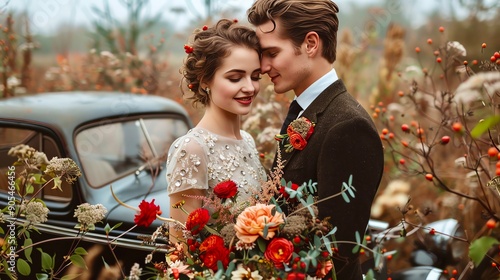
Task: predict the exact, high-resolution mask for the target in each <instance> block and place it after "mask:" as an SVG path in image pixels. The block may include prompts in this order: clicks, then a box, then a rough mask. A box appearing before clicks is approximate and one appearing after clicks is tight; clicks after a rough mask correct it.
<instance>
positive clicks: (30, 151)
mask: <svg viewBox="0 0 500 280" xmlns="http://www.w3.org/2000/svg"><path fill="white" fill-rule="evenodd" d="M7 154H8V155H9V156H11V157H17V160H19V161H24V162H26V163H27V164H29V165H31V168H34V167H36V168H40V167H41V166H42V165H47V164H48V163H49V160H48V159H47V156H46V155H45V154H44V153H42V152H38V151H37V150H35V149H34V148H32V147H30V146H28V145H24V144H19V145H17V146H15V147H12V148H10V150H9V152H8V153H7Z"/></svg>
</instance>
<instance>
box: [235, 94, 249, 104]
mask: <svg viewBox="0 0 500 280" xmlns="http://www.w3.org/2000/svg"><path fill="white" fill-rule="evenodd" d="M234 100H236V101H238V102H239V103H241V104H243V105H250V104H252V100H253V96H245V97H238V98H234Z"/></svg>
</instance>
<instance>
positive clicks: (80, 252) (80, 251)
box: [75, 247, 87, 255]
mask: <svg viewBox="0 0 500 280" xmlns="http://www.w3.org/2000/svg"><path fill="white" fill-rule="evenodd" d="M75 254H77V255H86V254H87V250H85V248H83V247H78V248H76V249H75Z"/></svg>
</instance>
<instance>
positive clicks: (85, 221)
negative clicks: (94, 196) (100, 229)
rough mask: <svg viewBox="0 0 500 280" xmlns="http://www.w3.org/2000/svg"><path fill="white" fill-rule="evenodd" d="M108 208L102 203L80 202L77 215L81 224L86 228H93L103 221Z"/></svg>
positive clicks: (76, 211) (76, 210)
mask: <svg viewBox="0 0 500 280" xmlns="http://www.w3.org/2000/svg"><path fill="white" fill-rule="evenodd" d="M107 212H108V210H107V209H106V207H104V206H103V205H102V204H96V205H90V204H88V203H83V204H80V205H78V206H77V207H76V209H75V215H74V216H73V217H76V218H77V219H78V222H79V223H80V225H81V226H82V227H83V228H84V229H87V228H93V227H94V224H96V223H98V222H101V221H102V219H104V217H106V213H107Z"/></svg>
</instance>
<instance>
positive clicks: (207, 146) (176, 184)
mask: <svg viewBox="0 0 500 280" xmlns="http://www.w3.org/2000/svg"><path fill="white" fill-rule="evenodd" d="M241 136H242V138H243V139H241V140H237V139H232V138H228V137H224V136H219V135H216V134H213V133H211V132H209V131H207V130H206V129H202V128H196V127H195V128H193V129H191V130H190V131H188V133H187V134H186V135H184V136H182V137H180V138H178V139H177V140H175V141H174V142H173V143H172V146H171V147H170V149H169V151H168V158H167V182H168V193H169V194H173V193H176V192H180V191H185V190H188V189H207V190H208V191H209V192H212V191H213V188H214V187H215V185H217V184H218V183H220V182H222V181H225V180H228V179H231V180H233V181H234V182H235V183H236V184H237V185H238V188H239V195H238V197H239V200H241V199H245V197H248V195H249V194H250V192H249V190H251V189H252V188H259V187H260V184H261V183H262V182H264V181H265V180H266V173H265V171H264V168H263V167H262V165H261V163H260V160H259V157H258V152H257V149H256V148H255V142H254V140H253V138H252V136H251V135H250V134H248V133H247V132H245V131H243V130H242V131H241Z"/></svg>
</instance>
